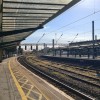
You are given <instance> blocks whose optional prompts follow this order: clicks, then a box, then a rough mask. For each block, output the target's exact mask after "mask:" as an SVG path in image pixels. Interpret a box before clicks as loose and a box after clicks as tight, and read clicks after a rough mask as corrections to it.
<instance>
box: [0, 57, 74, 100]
mask: <svg viewBox="0 0 100 100" xmlns="http://www.w3.org/2000/svg"><path fill="white" fill-rule="evenodd" d="M0 100H73V98H72V97H70V96H68V95H67V94H65V93H64V92H62V91H61V90H59V89H57V88H56V87H54V86H53V85H51V84H49V83H48V82H47V81H45V80H44V79H42V78H40V77H39V76H37V75H35V74H34V73H32V72H30V71H29V70H27V69H26V68H24V67H23V66H22V65H20V63H18V62H17V59H16V57H12V58H9V59H5V60H3V61H2V63H0Z"/></svg>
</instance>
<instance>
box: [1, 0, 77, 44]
mask: <svg viewBox="0 0 100 100" xmlns="http://www.w3.org/2000/svg"><path fill="white" fill-rule="evenodd" d="M70 2H72V3H70ZM77 2H78V0H76V3H77ZM69 3H70V5H68V4H69ZM74 4H75V0H3V13H2V31H11V30H18V29H27V28H37V27H38V26H39V25H42V26H43V25H45V24H46V23H48V22H49V21H51V20H53V19H54V18H55V17H57V16H58V15H60V14H61V13H62V12H64V11H65V10H66V9H67V7H68V8H70V7H71V6H73V5H74ZM33 32H34V31H33ZM31 33H32V31H31V32H23V33H19V34H14V35H9V36H4V37H3V42H9V41H16V40H19V39H23V38H26V37H27V36H28V35H30V34H31Z"/></svg>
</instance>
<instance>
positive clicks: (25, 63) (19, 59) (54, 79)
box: [18, 57, 95, 100]
mask: <svg viewBox="0 0 100 100" xmlns="http://www.w3.org/2000/svg"><path fill="white" fill-rule="evenodd" d="M18 61H19V62H20V63H21V64H23V65H24V66H27V67H28V68H31V70H35V71H36V72H37V73H40V74H41V75H43V76H44V77H46V78H47V79H49V80H51V81H53V82H54V83H56V84H57V85H60V86H61V87H63V88H65V89H66V90H69V91H70V92H71V93H74V94H76V95H78V96H79V97H81V98H84V100H95V98H94V97H92V96H89V95H87V94H85V93H83V92H81V91H79V90H77V89H75V88H72V87H70V86H68V85H67V84H66V83H64V82H61V81H59V80H58V79H56V78H53V77H51V76H50V75H48V74H47V73H45V72H44V71H41V70H40V69H38V68H36V67H33V66H32V65H30V64H29V63H27V61H25V59H23V57H22V58H18Z"/></svg>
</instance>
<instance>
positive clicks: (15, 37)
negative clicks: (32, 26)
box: [3, 32, 32, 42]
mask: <svg viewBox="0 0 100 100" xmlns="http://www.w3.org/2000/svg"><path fill="white" fill-rule="evenodd" d="M30 33H32V32H24V33H21V34H16V35H10V36H5V37H3V42H10V41H16V40H20V39H22V38H24V37H26V36H27V35H29V34H30Z"/></svg>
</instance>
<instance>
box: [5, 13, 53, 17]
mask: <svg viewBox="0 0 100 100" xmlns="http://www.w3.org/2000/svg"><path fill="white" fill-rule="evenodd" d="M52 15H53V14H17V13H15V14H12V13H4V14H3V16H5V17H6V16H12V17H13V16H32V17H34V16H41V17H51V16H52Z"/></svg>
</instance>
